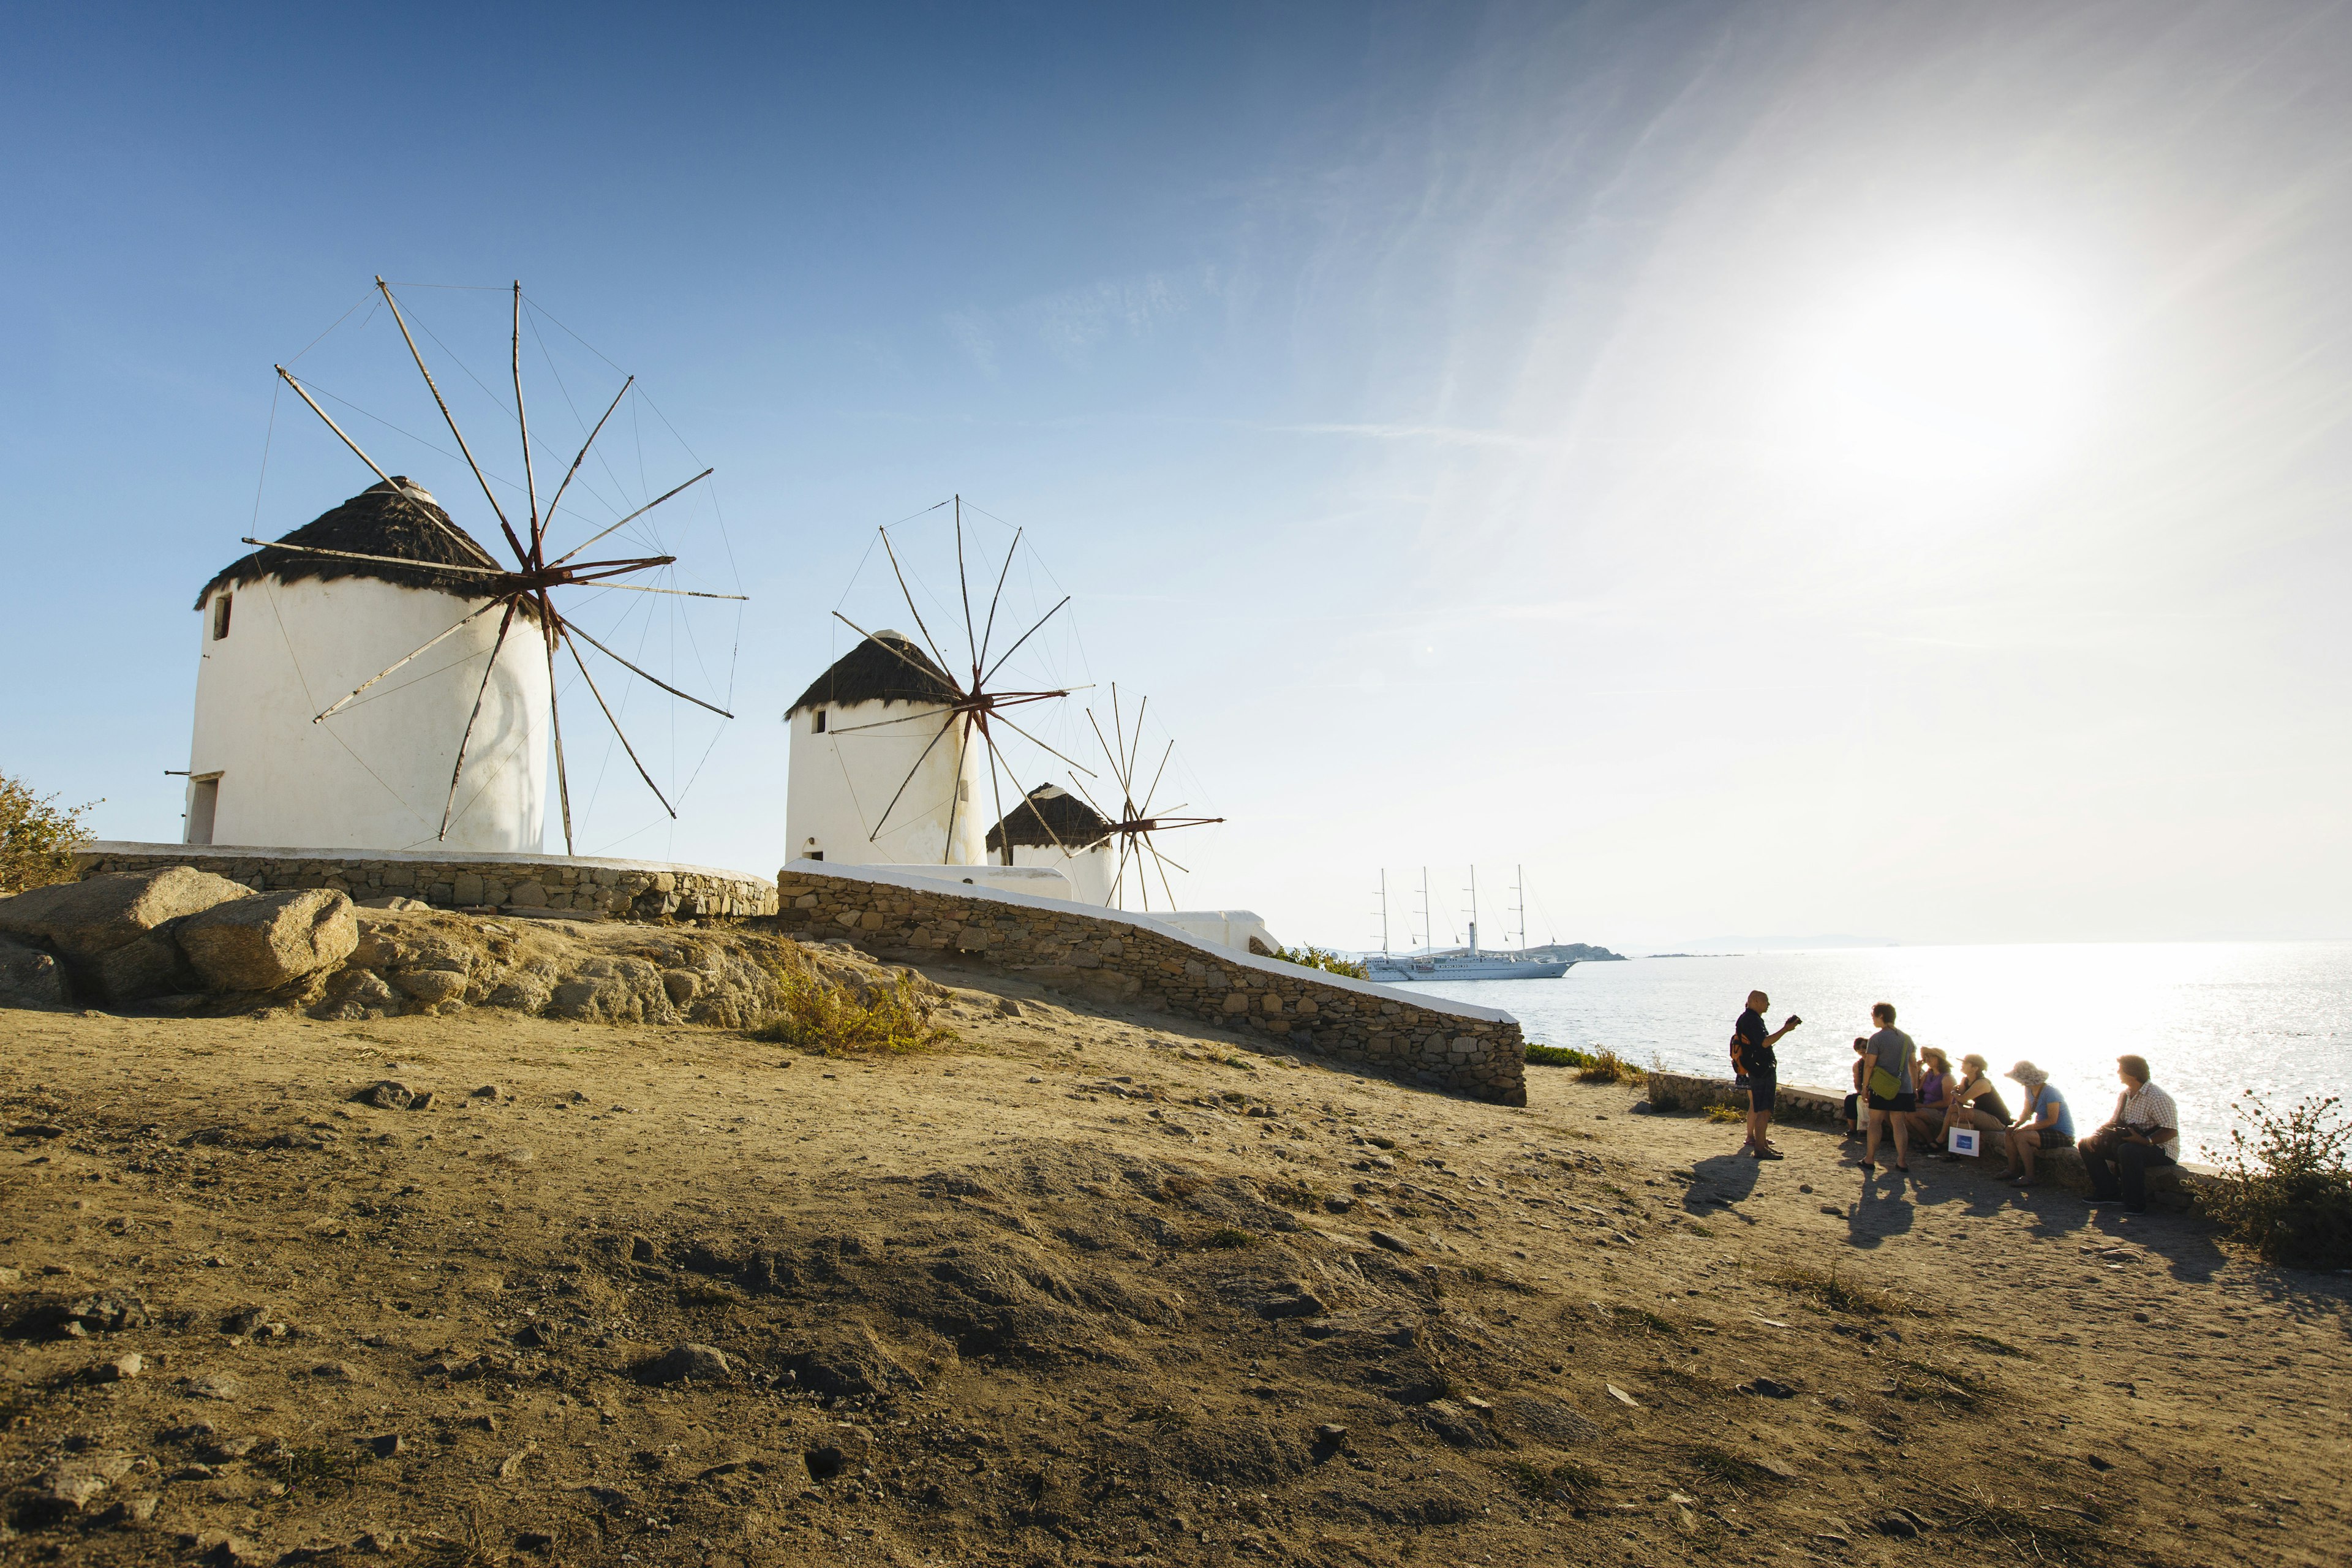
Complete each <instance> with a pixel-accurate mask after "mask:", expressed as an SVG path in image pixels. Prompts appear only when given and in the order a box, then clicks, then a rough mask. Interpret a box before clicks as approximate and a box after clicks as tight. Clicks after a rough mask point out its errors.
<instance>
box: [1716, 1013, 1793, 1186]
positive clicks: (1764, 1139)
mask: <svg viewBox="0 0 2352 1568" xmlns="http://www.w3.org/2000/svg"><path fill="white" fill-rule="evenodd" d="M1770 1005H1772V998H1770V997H1769V996H1767V995H1765V994H1764V993H1762V992H1761V991H1750V992H1749V993H1748V1010H1747V1011H1746V1012H1744V1013H1742V1014H1740V1015H1739V1022H1738V1023H1737V1024H1735V1025H1733V1026H1732V1030H1731V1070H1732V1072H1733V1074H1734V1075H1735V1076H1737V1078H1738V1080H1739V1082H1740V1083H1741V1084H1742V1085H1743V1086H1744V1087H1745V1088H1746V1089H1747V1090H1748V1146H1747V1147H1746V1148H1745V1149H1743V1150H1741V1151H1740V1152H1742V1153H1744V1154H1750V1155H1753V1156H1754V1157H1755V1158H1757V1159H1759V1160H1779V1159H1782V1158H1785V1156H1784V1155H1782V1154H1781V1152H1780V1151H1779V1150H1778V1149H1775V1148H1774V1147H1772V1140H1771V1138H1770V1136H1769V1130H1770V1128H1771V1126H1772V1097H1773V1096H1774V1095H1776V1094H1778V1093H1779V1092H1780V1057H1779V1056H1778V1055H1776V1054H1775V1053H1774V1052H1773V1049H1772V1047H1774V1046H1777V1045H1779V1044H1780V1037H1781V1036H1782V1035H1785V1034H1787V1033H1788V1032H1789V1031H1790V1030H1791V1029H1793V1028H1795V1027H1796V1026H1798V1025H1800V1024H1801V1023H1803V1022H1804V1020H1803V1019H1802V1018H1800V1017H1798V1016H1796V1015H1795V1014H1794V1013H1791V1014H1790V1015H1789V1021H1788V1022H1787V1023H1785V1024H1783V1025H1781V1026H1780V1028H1778V1029H1777V1030H1773V1031H1772V1032H1771V1033H1769V1034H1767V1033H1766V1032H1765V1031H1766V1029H1767V1028H1769V1025H1767V1024H1766V1023H1765V1022H1764V1009H1765V1008H1767V1007H1769V1006H1770Z"/></svg>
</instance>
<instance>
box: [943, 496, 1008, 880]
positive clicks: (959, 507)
mask: <svg viewBox="0 0 2352 1568" xmlns="http://www.w3.org/2000/svg"><path fill="white" fill-rule="evenodd" d="M955 536H956V591H957V592H958V593H960V594H961V595H963V646H964V651H965V652H966V653H969V654H971V683H972V685H973V686H974V687H978V686H979V685H980V643H979V641H978V640H977V639H976V638H974V637H972V635H971V577H970V576H968V575H967V574H965V572H964V569H963V497H961V496H958V497H956V498H955ZM1000 820H1002V819H1001V818H1000ZM1006 847H1008V848H1010V847H1011V846H1010V845H1008V846H1006ZM1006 864H1007V865H1010V864H1012V862H1010V861H1007V862H1006Z"/></svg>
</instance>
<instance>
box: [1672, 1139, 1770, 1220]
mask: <svg viewBox="0 0 2352 1568" xmlns="http://www.w3.org/2000/svg"><path fill="white" fill-rule="evenodd" d="M1756 1167H1757V1162H1756V1161H1754V1160H1751V1159H1749V1158H1748V1156H1747V1155H1745V1154H1711V1155H1709V1156H1707V1158H1706V1159H1704V1160H1695V1161H1693V1162H1692V1163H1691V1172H1692V1173H1693V1174H1694V1175H1696V1177H1697V1178H1698V1179H1697V1180H1696V1181H1695V1182H1693V1183H1692V1184H1690V1186H1689V1188H1688V1189H1687V1190H1686V1191H1685V1192H1684V1194H1683V1209H1684V1212H1685V1213H1687V1214H1692V1215H1709V1214H1715V1215H1731V1216H1733V1217H1734V1218H1737V1219H1738V1220H1740V1221H1742V1222H1743V1223H1745V1224H1748V1225H1754V1224H1756V1223H1757V1221H1756V1219H1755V1216H1754V1215H1748V1214H1743V1213H1741V1212H1740V1210H1739V1208H1738V1205H1740V1204H1742V1203H1744V1202H1746V1201H1747V1200H1748V1199H1749V1198H1751V1197H1754V1196H1755V1195H1756V1179H1757V1169H1756Z"/></svg>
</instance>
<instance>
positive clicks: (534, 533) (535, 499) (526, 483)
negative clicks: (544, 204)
mask: <svg viewBox="0 0 2352 1568" xmlns="http://www.w3.org/2000/svg"><path fill="white" fill-rule="evenodd" d="M513 361H514V389H515V424H516V425H518V426H520V427H521V430H522V493H523V494H524V496H525V497H527V498H528V499H529V500H530V554H528V555H526V556H524V557H523V560H524V561H525V562H526V563H531V564H536V563H538V561H539V480H538V479H536V478H535V477H534V476H533V475H532V473H531V470H530V416H529V415H527V414H525V413H524V412H523V407H522V279H520V278H518V279H515V286H514V353H513Z"/></svg>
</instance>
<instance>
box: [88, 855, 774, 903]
mask: <svg viewBox="0 0 2352 1568" xmlns="http://www.w3.org/2000/svg"><path fill="white" fill-rule="evenodd" d="M75 863H76V866H77V868H78V869H79V875H80V876H81V877H83V878H89V877H91V876H95V875H98V874H99V873H101V872H106V871H143V870H150V869H152V868H156V867H161V866H189V867H194V868H197V869H199V870H203V871H208V872H211V873H213V874H215V875H216V876H222V877H226V878H228V879H230V880H232V881H236V882H239V883H242V884H244V885H245V886H246V887H247V888H249V889H252V890H253V891H255V892H257V893H266V892H274V891H278V890H279V889H287V888H326V889H331V890H333V891H335V892H339V893H342V894H345V895H346V896H348V897H349V898H350V899H352V901H353V902H355V903H364V902H366V901H367V900H370V899H374V898H383V897H386V896H391V895H399V896H404V897H411V898H415V899H419V900H423V901H424V902H425V903H427V904H430V905H432V906H433V907H434V908H436V909H469V910H513V909H528V910H565V911H570V912H576V913H578V914H581V915H584V916H588V917H591V918H602V919H608V920H610V919H618V920H660V919H663V918H675V919H682V920H696V919H703V918H712V917H715V918H738V919H740V918H746V917H750V916H754V915H767V914H773V913H775V911H776V893H775V889H773V888H772V887H771V886H770V885H769V884H768V883H767V882H766V881H764V880H762V879H760V878H757V877H746V876H730V875H727V874H725V873H722V872H712V871H705V870H700V869H697V868H688V867H678V866H672V867H666V868H655V867H649V866H597V865H593V864H586V863H567V862H563V861H561V860H556V859H552V858H551V859H549V860H541V861H512V860H480V861H472V860H465V859H457V858H453V859H450V860H446V861H442V860H413V859H401V860H393V859H387V858H383V857H369V856H366V855H361V854H353V855H351V856H348V857H345V856H336V857H332V858H329V857H321V856H302V857H285V856H273V855H269V854H267V853H262V854H250V855H248V854H240V853H238V852H237V851H236V849H234V848H215V847H207V846H203V845H185V846H179V845H121V846H99V847H95V848H93V849H91V850H89V851H86V852H84V853H83V854H81V855H79V856H77V857H75Z"/></svg>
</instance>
